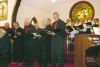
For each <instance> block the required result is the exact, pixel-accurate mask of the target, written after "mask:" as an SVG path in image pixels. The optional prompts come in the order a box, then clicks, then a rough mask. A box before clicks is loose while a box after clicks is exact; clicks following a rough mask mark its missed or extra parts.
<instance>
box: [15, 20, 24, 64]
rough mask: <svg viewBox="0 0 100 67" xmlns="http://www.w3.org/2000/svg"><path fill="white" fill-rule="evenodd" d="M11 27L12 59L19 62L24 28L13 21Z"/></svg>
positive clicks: (22, 49) (21, 54) (21, 59)
mask: <svg viewBox="0 0 100 67" xmlns="http://www.w3.org/2000/svg"><path fill="white" fill-rule="evenodd" d="M13 27H14V28H13V40H14V43H13V59H14V61H16V62H18V63H20V62H22V61H23V52H24V43H23V42H24V30H23V29H22V28H21V27H20V26H19V24H18V22H15V23H13Z"/></svg>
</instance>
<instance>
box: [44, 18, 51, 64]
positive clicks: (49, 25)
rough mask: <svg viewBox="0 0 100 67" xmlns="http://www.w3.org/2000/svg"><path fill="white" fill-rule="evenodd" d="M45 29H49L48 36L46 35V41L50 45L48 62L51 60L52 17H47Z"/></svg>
mask: <svg viewBox="0 0 100 67" xmlns="http://www.w3.org/2000/svg"><path fill="white" fill-rule="evenodd" d="M45 29H46V30H47V37H46V43H47V45H48V49H47V50H48V62H49V63H50V62H51V56H50V55H51V54H50V53H51V37H52V36H51V35H50V34H49V33H50V32H52V25H51V19H50V18H48V19H46V27H45Z"/></svg>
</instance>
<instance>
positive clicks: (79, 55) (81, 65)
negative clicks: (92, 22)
mask: <svg viewBox="0 0 100 67" xmlns="http://www.w3.org/2000/svg"><path fill="white" fill-rule="evenodd" d="M97 41H100V35H92V34H91V35H87V34H78V35H76V37H75V40H74V54H75V57H74V67H88V66H87V64H86V62H87V60H86V58H87V57H86V50H87V49H89V48H90V47H93V46H94V47H95V46H97V45H96V42H97ZM90 62H91V61H90ZM92 62H93V61H92Z"/></svg>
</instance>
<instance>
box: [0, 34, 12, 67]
mask: <svg viewBox="0 0 100 67" xmlns="http://www.w3.org/2000/svg"><path fill="white" fill-rule="evenodd" d="M9 47H10V39H9V37H8V36H7V35H5V36H3V37H2V38H0V67H8V56H9Z"/></svg>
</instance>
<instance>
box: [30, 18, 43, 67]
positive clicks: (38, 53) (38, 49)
mask: <svg viewBox="0 0 100 67" xmlns="http://www.w3.org/2000/svg"><path fill="white" fill-rule="evenodd" d="M32 21H33V22H34V23H33V24H34V25H33V35H34V39H33V40H34V45H33V62H35V61H38V67H40V66H41V67H42V45H43V43H42V42H43V40H42V39H41V38H43V36H42V35H41V34H42V30H41V29H40V28H39V22H38V21H37V19H36V17H33V18H32ZM32 21H31V22H32Z"/></svg>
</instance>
